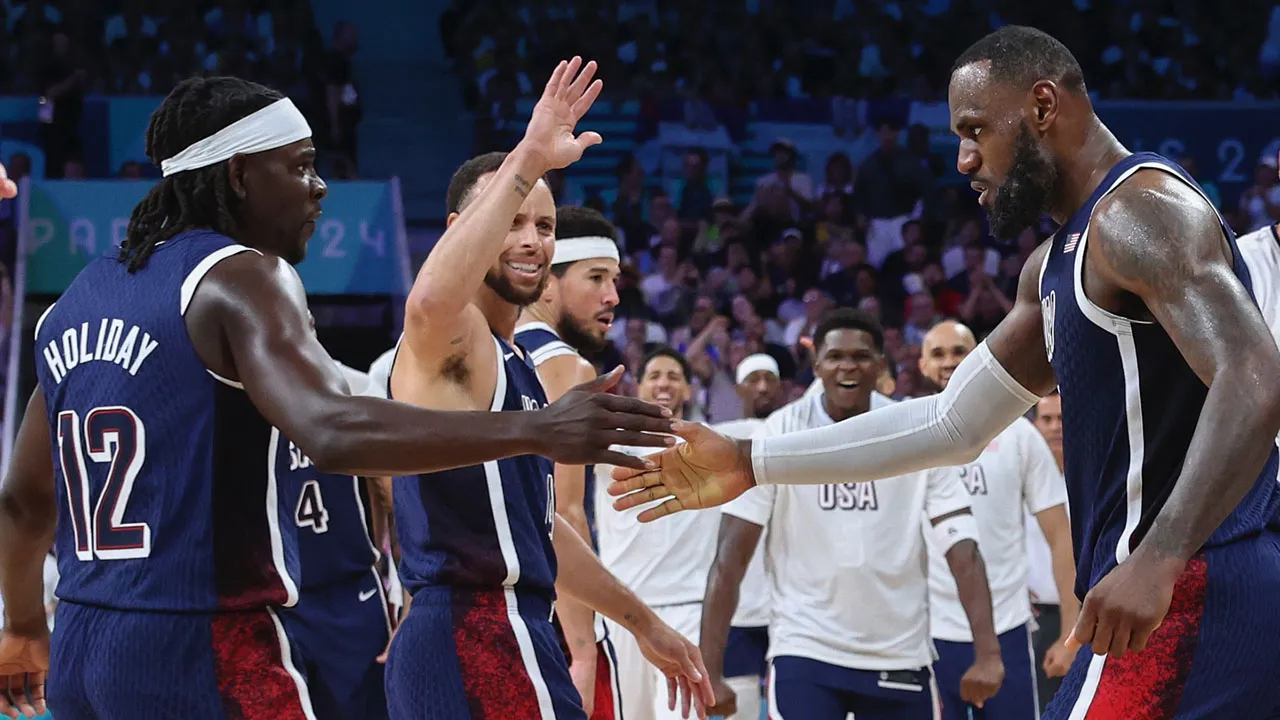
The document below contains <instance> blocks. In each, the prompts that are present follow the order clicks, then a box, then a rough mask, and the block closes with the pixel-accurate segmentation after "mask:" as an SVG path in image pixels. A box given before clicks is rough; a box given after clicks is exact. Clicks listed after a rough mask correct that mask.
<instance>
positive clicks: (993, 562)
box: [928, 418, 1067, 642]
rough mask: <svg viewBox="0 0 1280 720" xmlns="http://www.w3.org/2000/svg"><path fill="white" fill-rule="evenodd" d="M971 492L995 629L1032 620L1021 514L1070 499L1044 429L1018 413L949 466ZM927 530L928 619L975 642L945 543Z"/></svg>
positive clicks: (936, 632) (939, 635)
mask: <svg viewBox="0 0 1280 720" xmlns="http://www.w3.org/2000/svg"><path fill="white" fill-rule="evenodd" d="M944 472H947V473H949V474H950V475H951V476H952V477H954V478H955V479H956V480H957V481H958V482H960V483H961V484H962V485H963V486H964V489H965V490H966V491H967V492H968V495H969V497H970V500H971V502H972V505H973V516H974V519H975V520H977V523H978V538H979V541H978V545H979V547H981V548H982V559H983V562H984V563H985V564H986V566H987V584H988V585H989V586H990V587H991V605H992V611H993V618H994V619H995V627H996V633H997V634H999V633H1004V632H1008V631H1009V630H1012V629H1014V628H1016V627H1018V626H1020V625H1025V624H1026V623H1027V622H1028V621H1030V620H1031V598H1030V594H1029V592H1028V587H1027V539H1026V515H1027V513H1030V514H1031V515H1035V514H1036V513H1039V512H1042V511H1044V510H1047V509H1049V508H1051V507H1055V506H1057V505H1063V504H1065V503H1066V502H1067V486H1066V483H1065V481H1064V480H1063V479H1062V473H1060V472H1059V471H1058V465H1057V463H1056V462H1055V461H1054V459H1053V453H1052V452H1051V451H1050V450H1049V445H1048V444H1047V443H1046V442H1045V440H1044V437H1043V436H1041V435H1040V432H1039V431H1038V430H1036V428H1035V426H1034V425H1032V424H1031V422H1030V421H1029V420H1027V419H1026V418H1018V419H1017V420H1016V421H1014V423H1013V424H1012V425H1010V426H1009V427H1008V428H1006V429H1005V430H1004V432H1002V433H1000V434H999V435H998V436H996V438H995V439H994V440H992V441H991V443H990V444H989V445H987V447H986V449H985V450H983V451H982V455H981V456H979V458H978V460H977V461H976V462H973V463H970V464H968V465H962V466H957V467H951V468H946V469H945V470H944ZM928 537H929V609H930V611H929V619H930V625H931V632H932V635H933V637H934V639H936V640H949V641H952V642H972V641H973V633H972V632H971V630H970V628H969V620H968V616H967V615H965V612H964V606H962V605H961V604H960V596H959V592H958V591H957V589H956V581H955V578H953V577H952V575H951V571H950V567H949V565H948V564H947V559H946V553H945V550H943V549H942V548H939V547H938V546H937V545H936V543H935V542H934V538H933V535H932V534H929V535H928Z"/></svg>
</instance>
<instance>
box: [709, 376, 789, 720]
mask: <svg viewBox="0 0 1280 720" xmlns="http://www.w3.org/2000/svg"><path fill="white" fill-rule="evenodd" d="M737 381H738V394H739V395H740V396H741V397H742V414H743V418H742V419H741V420H730V421H728V422H723V423H719V424H717V425H715V426H714V427H715V429H716V430H717V431H719V432H722V433H724V434H725V435H728V436H729V437H734V438H749V437H751V436H752V435H753V434H754V433H755V432H756V431H757V430H759V429H760V428H761V427H762V426H763V425H764V420H765V418H767V417H769V415H770V414H772V413H773V411H775V410H777V409H778V407H779V406H780V405H781V404H782V383H781V381H780V380H779V374H778V361H777V360H774V359H773V358H772V357H771V356H769V355H765V354H764V353H758V354H756V355H748V356H747V357H745V358H743V359H742V362H740V363H738V368H737ZM724 523H725V521H724V520H723V519H722V520H721V524H720V527H721V532H723V531H724ZM764 542H765V538H764V537H763V536H761V538H760V541H759V543H757V545H756V550H755V553H754V554H753V555H752V556H751V562H750V563H749V564H748V565H747V570H746V574H745V576H744V577H743V578H742V585H741V592H739V594H738V604H737V608H736V609H735V610H734V612H733V620H732V621H731V622H730V625H729V636H728V638H727V639H726V638H721V639H719V640H718V641H717V642H716V643H715V644H716V646H717V647H723V648H724V655H723V656H717V657H716V658H715V659H714V660H712V662H713V663H714V664H715V668H716V670H715V671H714V674H715V675H716V676H717V677H719V676H723V677H724V679H725V684H727V685H728V686H729V688H730V689H731V690H732V691H733V694H734V696H735V697H736V699H737V711H736V712H733V713H730V714H727V715H725V720H757V718H759V717H760V684H761V682H762V681H763V680H764V678H765V677H766V676H767V675H768V670H769V661H768V659H767V658H768V652H769V618H770V614H771V607H772V603H771V598H770V594H769V582H768V578H767V577H766V576H765V569H764ZM719 560H720V558H719V557H717V558H716V561H717V562H718V561H719ZM711 572H712V573H714V572H715V564H714V563H713V564H712V570H711ZM706 609H707V606H706V605H705V604H704V605H703V613H704V620H703V624H704V625H705V624H706V620H705V613H706ZM722 663H723V664H722ZM721 712H724V710H723V709H722V710H721Z"/></svg>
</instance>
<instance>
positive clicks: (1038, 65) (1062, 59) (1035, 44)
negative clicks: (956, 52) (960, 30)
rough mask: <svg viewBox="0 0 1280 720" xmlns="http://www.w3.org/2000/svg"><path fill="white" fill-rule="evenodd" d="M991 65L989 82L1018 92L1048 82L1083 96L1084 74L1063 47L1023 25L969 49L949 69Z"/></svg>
mask: <svg viewBox="0 0 1280 720" xmlns="http://www.w3.org/2000/svg"><path fill="white" fill-rule="evenodd" d="M983 61H990V62H991V70H990V74H991V78H992V79H993V80H995V81H997V82H1002V83H1008V84H1010V85H1015V86H1017V87H1020V88H1030V87H1031V86H1032V85H1033V84H1035V83H1036V82H1037V81H1039V80H1052V81H1054V82H1056V83H1058V84H1059V85H1061V86H1063V87H1065V88H1067V89H1069V90H1072V91H1074V92H1077V93H1084V92H1086V90H1085V86H1084V71H1083V70H1081V69H1080V63H1079V62H1078V61H1077V60H1076V57H1075V55H1072V54H1071V51H1070V50H1068V49H1067V46H1066V45H1063V44H1062V43H1061V42H1059V41H1058V40H1057V38H1054V37H1053V36H1052V35H1050V34H1049V33H1046V32H1044V31H1042V30H1037V29H1035V28H1033V27H1026V26H1025V25H1006V26H1004V27H1002V28H1000V29H999V30H996V31H995V32H992V33H990V34H988V35H987V36H986V37H984V38H982V39H981V40H979V41H978V42H976V43H974V44H972V45H970V46H969V49H968V50H965V51H964V52H963V53H961V54H960V57H958V58H956V64H955V65H953V66H952V67H951V73H952V74H953V75H954V74H955V72H956V71H957V70H959V69H960V68H962V67H965V66H966V65H972V64H973V63H976V62H983Z"/></svg>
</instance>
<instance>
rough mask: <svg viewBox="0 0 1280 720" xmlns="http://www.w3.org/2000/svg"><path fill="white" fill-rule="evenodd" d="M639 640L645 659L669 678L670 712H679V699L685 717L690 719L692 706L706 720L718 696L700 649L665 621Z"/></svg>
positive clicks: (681, 712)
mask: <svg viewBox="0 0 1280 720" xmlns="http://www.w3.org/2000/svg"><path fill="white" fill-rule="evenodd" d="M635 637H636V641H637V642H638V643H639V645H640V652H641V653H642V654H643V655H644V659H645V660H648V661H649V664H651V665H653V666H654V667H655V668H657V669H658V671H659V672H661V673H662V674H663V675H666V676H667V709H668V710H675V709H676V700H677V699H679V700H680V716H681V717H686V718H687V717H689V710H690V706H691V705H692V707H693V709H695V710H696V711H697V715H698V717H700V718H705V717H706V716H707V712H706V706H707V705H708V704H710V703H712V702H713V701H714V700H715V695H714V694H713V693H712V691H711V681H710V679H709V678H708V677H707V668H706V666H705V665H703V664H702V653H701V652H699V651H698V647H697V646H696V645H694V644H693V643H691V642H689V641H688V640H687V639H685V637H684V636H683V635H681V634H680V633H678V632H676V631H675V630H672V629H671V626H669V625H667V624H666V623H664V622H661V621H658V622H656V623H654V625H653V626H652V627H650V628H649V629H648V630H646V631H644V632H641V633H637V634H636V636H635Z"/></svg>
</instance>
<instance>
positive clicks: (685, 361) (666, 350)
mask: <svg viewBox="0 0 1280 720" xmlns="http://www.w3.org/2000/svg"><path fill="white" fill-rule="evenodd" d="M660 357H666V358H671V359H672V360H675V361H676V362H678V363H680V372H682V373H684V381H685V382H687V383H688V382H693V368H692V367H691V366H690V365H689V358H687V357H685V356H684V353H682V352H680V351H679V350H677V349H675V348H673V347H671V346H670V345H657V346H655V347H654V348H653V349H651V350H650V351H649V352H647V353H645V356H644V362H641V363H640V376H639V377H637V378H636V382H639V381H640V380H643V379H644V375H645V373H646V372H648V370H649V363H651V362H653V360H654V358H660Z"/></svg>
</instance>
